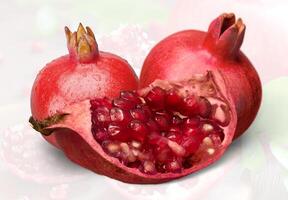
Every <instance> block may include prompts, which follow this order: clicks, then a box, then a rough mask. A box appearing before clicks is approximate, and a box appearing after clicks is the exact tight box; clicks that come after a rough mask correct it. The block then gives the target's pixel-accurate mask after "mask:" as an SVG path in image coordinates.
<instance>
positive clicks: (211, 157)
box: [30, 25, 237, 183]
mask: <svg viewBox="0 0 288 200" xmlns="http://www.w3.org/2000/svg"><path fill="white" fill-rule="evenodd" d="M66 35H67V38H68V48H69V52H70V54H69V55H68V56H65V57H61V58H60V59H59V60H58V61H54V62H52V63H51V64H48V65H47V66H46V67H45V68H44V70H42V71H41V72H40V74H39V75H38V77H37V79H36V81H35V83H34V87H33V89H32V94H31V109H32V117H31V118H30V122H31V124H32V125H33V128H34V129H36V130H37V131H39V132H41V133H42V134H43V135H45V137H46V138H47V135H49V136H48V138H47V139H48V140H49V141H50V142H51V143H53V144H54V145H56V146H57V147H58V148H59V149H61V150H62V151H63V152H64V153H65V154H66V156H67V157H68V158H69V159H70V160H72V161H73V162H75V163H78V164H79V165H81V166H83V167H85V168H88V169H90V170H92V171H94V172H96V173H99V174H103V175H106V176H109V177H112V178H114V179H118V180H121V181H124V182H129V183H161V182H165V181H169V180H172V179H176V178H180V177H183V176H186V175H188V174H191V173H193V172H195V171H198V170H200V169H202V168H204V167H206V166H208V165H210V164H212V163H213V162H214V161H216V160H218V159H219V158H220V157H221V156H222V155H223V153H224V152H225V150H226V149H227V147H228V146H229V144H230V143H231V141H232V138H233V137H234V133H235V129H236V123H237V114H236V108H235V103H234V100H233V98H232V97H233V96H231V94H230V92H229V87H230V86H229V85H227V82H225V79H224V78H225V77H223V76H222V74H221V73H219V71H215V70H214V71H213V70H207V71H205V72H203V73H197V74H189V76H187V77H185V78H183V79H177V80H176V81H175V80H165V79H162V80H160V79H156V80H153V81H151V83H150V84H149V85H147V87H144V88H141V89H138V90H137V86H138V85H137V78H136V77H135V75H134V73H133V71H132V70H131V68H130V67H129V65H128V64H127V63H126V62H124V61H123V60H121V59H120V58H119V57H116V56H112V55H111V54H108V53H102V52H98V51H97V45H96V42H95V39H94V36H93V34H92V31H91V30H90V29H89V28H86V30H84V28H82V26H81V25H80V26H79V28H78V31H77V32H76V33H73V34H72V33H71V32H70V31H69V30H68V29H67V28H66ZM83 38H84V39H83ZM51 137H53V138H52V139H51Z"/></svg>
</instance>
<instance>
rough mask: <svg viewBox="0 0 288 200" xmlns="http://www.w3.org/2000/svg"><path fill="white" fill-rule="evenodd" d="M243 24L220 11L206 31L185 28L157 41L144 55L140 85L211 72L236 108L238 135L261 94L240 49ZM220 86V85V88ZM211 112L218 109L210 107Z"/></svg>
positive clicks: (250, 117) (256, 79)
mask: <svg viewBox="0 0 288 200" xmlns="http://www.w3.org/2000/svg"><path fill="white" fill-rule="evenodd" d="M245 29H246V27H245V25H244V24H243V22H242V20H241V19H237V20H236V18H235V15H234V14H232V13H231V14H222V15H220V16H219V17H218V18H216V19H215V20H214V21H212V23H211V24H210V26H209V29H208V31H207V32H203V31H198V30H186V31H181V32H178V33H175V34H172V35H170V36H168V37H167V38H165V39H164V40H162V41H160V42H159V43H158V44H157V45H156V46H155V47H154V48H153V49H152V50H151V52H150V53H149V55H148V56H147V58H146V60H145V62H144V64H143V68H142V71H141V75H140V87H147V86H148V85H149V84H151V83H152V82H153V81H154V80H155V79H162V80H169V81H176V82H177V81H179V80H184V79H187V78H189V76H191V74H198V73H200V74H203V73H205V72H206V71H207V70H208V71H212V72H213V73H214V75H215V79H216V81H217V80H218V74H220V77H221V78H223V80H222V81H219V84H218V87H220V88H221V89H224V88H225V90H228V92H229V93H231V95H232V99H233V101H234V103H235V106H236V110H237V117H238V121H237V129H236V133H235V136H234V138H237V137H239V136H240V135H241V134H243V132H244V131H245V130H246V129H247V128H248V127H249V126H250V124H251V123H252V121H253V120H254V118H255V116H256V114H257V112H258V109H259V106H260V103H261V97H262V89H261V83H260V79H259V76H258V74H257V72H256V71H255V69H254V67H253V66H252V64H251V63H250V61H249V60H248V58H247V57H246V56H245V55H244V54H243V53H242V52H241V51H240V47H241V45H242V42H243V39H244V34H245ZM223 86H224V87H223ZM212 110H213V112H220V111H218V110H217V109H215V108H212Z"/></svg>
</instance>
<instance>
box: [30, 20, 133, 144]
mask: <svg viewBox="0 0 288 200" xmlns="http://www.w3.org/2000/svg"><path fill="white" fill-rule="evenodd" d="M83 29H84V28H83V26H82V24H80V25H79V28H78V31H77V33H78V34H83V32H82V31H83ZM88 30H90V29H89V27H88ZM67 31H69V29H67V30H66V34H67ZM77 33H76V32H75V34H76V35H77ZM69 34H71V37H73V36H72V33H69ZM75 34H74V35H75ZM90 35H92V36H93V38H94V35H93V33H92V34H91V33H90ZM75 37H76V36H75ZM93 38H92V39H93ZM93 42H94V43H93ZM72 45H73V44H72ZM89 45H92V46H93V48H94V49H93V48H91V47H90V50H91V49H92V50H91V52H89V54H88V57H87V54H85V51H84V50H85V48H84V47H87V46H85V44H84V45H82V46H84V47H83V49H84V50H83V49H82V51H83V52H84V53H83V52H81V51H79V52H77V49H75V47H72V46H71V44H69V38H68V49H69V54H68V55H65V56H62V57H59V58H57V59H55V60H53V61H52V62H50V63H48V64H47V65H46V66H45V67H44V68H43V69H42V70H41V71H40V72H39V74H38V75H37V77H36V80H35V82H34V84H33V87H32V91H31V112H32V116H33V118H34V119H36V120H43V119H46V118H47V117H49V116H52V115H53V114H55V113H56V112H61V110H62V109H63V108H64V107H65V106H67V105H70V104H72V103H76V102H79V101H83V100H86V99H93V98H96V97H98V98H101V97H104V96H106V97H109V98H113V97H115V96H117V95H118V94H119V91H121V90H135V89H137V87H138V78H137V76H136V74H135V73H134V71H133V69H132V68H131V66H130V65H129V64H128V62H127V61H126V60H124V59H123V58H121V57H119V56H117V55H114V54H111V53H107V52H102V51H98V47H97V43H96V41H92V42H91V44H89ZM81 53H82V54H85V55H82V54H81ZM81 56H82V57H81ZM44 138H45V139H46V140H47V141H49V142H50V143H51V144H53V145H54V146H56V147H59V146H58V144H57V142H56V141H55V134H51V135H50V136H44Z"/></svg>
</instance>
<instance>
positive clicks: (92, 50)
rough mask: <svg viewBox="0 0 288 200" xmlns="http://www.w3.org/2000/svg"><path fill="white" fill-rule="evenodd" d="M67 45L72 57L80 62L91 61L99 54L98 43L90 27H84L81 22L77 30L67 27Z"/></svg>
mask: <svg viewBox="0 0 288 200" xmlns="http://www.w3.org/2000/svg"><path fill="white" fill-rule="evenodd" d="M65 34H66V38H67V47H68V50H69V54H70V56H71V57H74V58H76V60H78V61H79V62H80V63H89V62H91V61H92V60H94V59H95V58H96V57H97V56H98V55H99V50H98V44H97V42H96V39H95V36H94V33H93V31H92V30H91V29H90V27H88V26H87V27H86V30H85V28H84V27H83V25H82V24H81V23H80V24H79V26H78V29H77V31H76V32H73V33H72V32H71V31H70V29H69V28H68V27H67V26H66V27H65Z"/></svg>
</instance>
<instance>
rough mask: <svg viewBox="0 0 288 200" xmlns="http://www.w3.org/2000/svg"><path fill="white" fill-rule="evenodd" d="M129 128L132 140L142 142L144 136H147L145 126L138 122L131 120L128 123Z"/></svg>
mask: <svg viewBox="0 0 288 200" xmlns="http://www.w3.org/2000/svg"><path fill="white" fill-rule="evenodd" d="M130 128H131V130H132V131H131V133H132V138H134V139H135V140H139V141H142V142H143V141H144V140H145V138H146V135H147V134H148V130H147V127H146V126H145V124H143V123H142V122H140V121H138V120H133V121H131V122H130Z"/></svg>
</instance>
